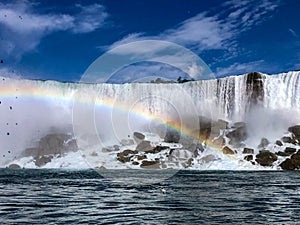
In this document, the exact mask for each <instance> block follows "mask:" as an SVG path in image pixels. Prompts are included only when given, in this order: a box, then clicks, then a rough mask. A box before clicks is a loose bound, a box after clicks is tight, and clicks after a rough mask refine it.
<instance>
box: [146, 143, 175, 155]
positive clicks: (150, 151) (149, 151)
mask: <svg viewBox="0 0 300 225" xmlns="http://www.w3.org/2000/svg"><path fill="white" fill-rule="evenodd" d="M168 148H169V147H168V146H159V145H158V146H156V147H155V148H153V149H151V150H146V151H145V152H146V153H152V154H155V153H159V152H161V151H162V150H165V149H168Z"/></svg>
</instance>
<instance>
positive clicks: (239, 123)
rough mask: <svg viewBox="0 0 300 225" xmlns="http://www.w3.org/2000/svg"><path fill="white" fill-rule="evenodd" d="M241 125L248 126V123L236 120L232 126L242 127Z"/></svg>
mask: <svg viewBox="0 0 300 225" xmlns="http://www.w3.org/2000/svg"><path fill="white" fill-rule="evenodd" d="M240 127H246V123H245V122H236V123H234V124H233V126H232V128H240Z"/></svg>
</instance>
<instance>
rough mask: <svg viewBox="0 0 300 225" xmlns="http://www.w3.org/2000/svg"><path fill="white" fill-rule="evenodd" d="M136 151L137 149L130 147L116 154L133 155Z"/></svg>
mask: <svg viewBox="0 0 300 225" xmlns="http://www.w3.org/2000/svg"><path fill="white" fill-rule="evenodd" d="M136 153H138V152H137V151H133V150H130V149H126V150H124V151H123V152H119V153H118V154H117V156H120V155H122V156H128V155H133V154H136Z"/></svg>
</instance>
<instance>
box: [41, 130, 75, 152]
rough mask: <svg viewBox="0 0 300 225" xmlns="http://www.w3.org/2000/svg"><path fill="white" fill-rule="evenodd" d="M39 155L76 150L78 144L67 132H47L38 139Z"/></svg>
mask: <svg viewBox="0 0 300 225" xmlns="http://www.w3.org/2000/svg"><path fill="white" fill-rule="evenodd" d="M39 149H41V152H40V155H41V156H43V155H49V154H62V153H66V152H70V151H77V150H78V146H77V143H76V140H75V139H72V136H71V135H68V134H61V133H56V134H48V135H46V136H45V137H43V138H41V140H40V141H39Z"/></svg>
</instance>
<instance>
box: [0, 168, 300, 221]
mask: <svg viewBox="0 0 300 225" xmlns="http://www.w3.org/2000/svg"><path fill="white" fill-rule="evenodd" d="M117 172H118V173H119V174H122V175H123V176H124V177H125V176H127V177H131V176H132V174H133V173H140V175H142V176H144V177H145V178H148V179H151V178H150V177H149V174H151V173H149V171H130V170H121V171H117ZM105 173H107V174H112V173H116V171H110V170H107V171H105ZM164 173H169V172H168V171H164ZM121 181H122V180H120V182H111V181H109V180H107V179H104V178H103V177H101V176H100V175H99V174H98V173H96V172H95V171H93V170H82V171H78V170H77V171H70V170H7V169H2V170H0V223H1V224H298V222H299V220H300V214H299V211H300V204H299V203H300V188H299V182H300V178H299V173H298V172H280V171H276V172H263V171H262V172H233V171H211V172H199V171H181V172H179V173H177V174H176V175H175V176H172V177H170V178H169V179H167V180H164V181H161V182H160V183H158V184H152V185H148V186H140V185H138V184H130V185H129V184H124V183H122V182H121Z"/></svg>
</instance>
